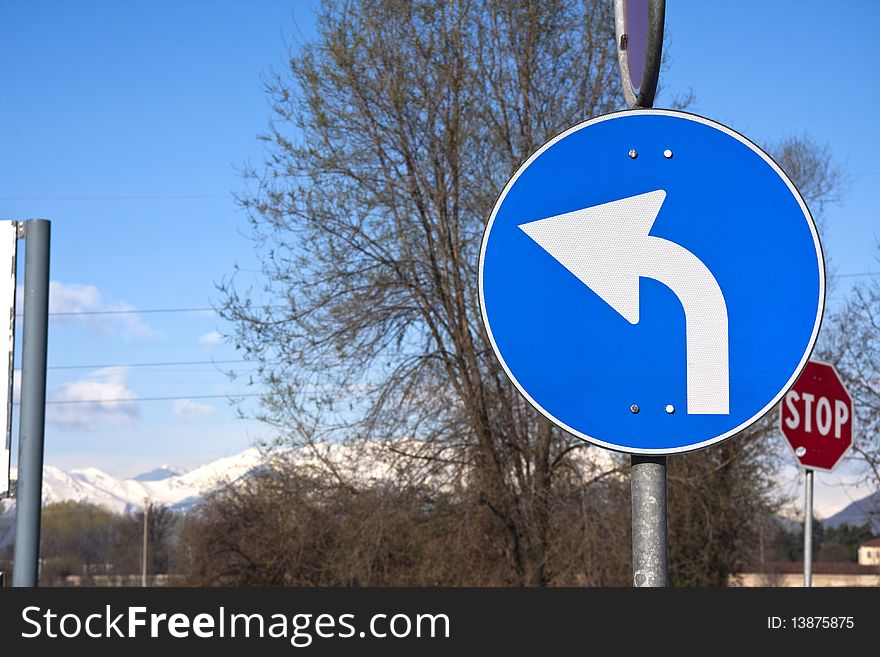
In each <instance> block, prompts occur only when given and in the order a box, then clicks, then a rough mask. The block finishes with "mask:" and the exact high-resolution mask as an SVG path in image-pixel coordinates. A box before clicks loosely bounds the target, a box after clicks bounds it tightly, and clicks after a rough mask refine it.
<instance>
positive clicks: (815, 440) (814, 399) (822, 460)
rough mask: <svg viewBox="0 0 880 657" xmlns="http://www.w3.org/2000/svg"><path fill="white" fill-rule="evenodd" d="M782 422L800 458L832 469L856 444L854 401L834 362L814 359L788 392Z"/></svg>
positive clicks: (809, 465) (818, 467) (806, 464)
mask: <svg viewBox="0 0 880 657" xmlns="http://www.w3.org/2000/svg"><path fill="white" fill-rule="evenodd" d="M779 425H780V428H781V429H782V433H783V434H784V435H785V437H786V439H787V440H788V444H789V445H790V446H791V449H792V451H793V452H794V455H795V458H797V460H798V462H800V464H801V465H802V466H803V467H805V468H809V469H811V470H828V471H830V470H832V469H833V468H834V466H835V465H837V463H838V462H839V461H840V459H841V458H842V457H843V455H844V454H846V452H847V451H849V448H850V447H852V434H853V432H852V426H853V404H852V397H850V396H849V393H848V392H847V391H846V388H845V387H844V385H843V381H841V380H840V375H838V373H837V370H835V369H834V366H833V365H829V364H828V363H822V362H819V361H816V360H811V361H810V362H808V363H807V366H806V367H805V368H804V371H803V372H801V375H800V377H799V378H798V380H797V381H796V382H795V384H794V385H793V386H792V387H791V390H789V391H788V392H787V393H786V394H785V398H784V399H783V401H782V406H781V411H780V413H779Z"/></svg>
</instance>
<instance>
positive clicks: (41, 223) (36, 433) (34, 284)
mask: <svg viewBox="0 0 880 657" xmlns="http://www.w3.org/2000/svg"><path fill="white" fill-rule="evenodd" d="M50 225H51V224H50V223H49V222H48V221H46V220H45V219H32V220H30V221H26V222H24V238H25V258H24V319H23V322H22V329H23V330H22V333H23V336H24V337H23V343H22V350H21V407H20V408H21V417H20V418H19V426H18V483H17V484H16V488H15V491H16V495H15V497H16V518H15V553H14V559H15V561H14V564H13V571H12V585H13V586H36V585H37V576H38V574H39V558H40V512H41V510H42V488H43V437H44V429H45V423H46V348H47V344H48V333H49V237H50Z"/></svg>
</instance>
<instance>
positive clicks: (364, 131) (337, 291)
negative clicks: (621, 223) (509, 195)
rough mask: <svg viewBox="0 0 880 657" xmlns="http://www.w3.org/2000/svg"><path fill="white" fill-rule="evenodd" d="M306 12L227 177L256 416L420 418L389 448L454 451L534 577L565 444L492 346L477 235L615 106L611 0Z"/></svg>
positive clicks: (309, 431)
mask: <svg viewBox="0 0 880 657" xmlns="http://www.w3.org/2000/svg"><path fill="white" fill-rule="evenodd" d="M319 30H320V33H321V41H320V42H319V43H318V44H314V45H309V46H303V47H302V48H301V49H300V50H299V51H298V53H295V54H294V55H293V56H292V57H291V59H290V69H289V71H288V72H287V74H284V75H277V76H275V77H274V78H273V79H272V80H271V81H270V82H269V85H268V91H269V93H270V94H271V96H272V98H273V101H274V104H273V109H274V112H275V119H276V120H275V123H274V124H273V125H272V128H271V130H270V132H269V133H268V134H267V135H265V137H264V139H265V140H266V144H267V149H268V151H267V152H268V159H267V161H266V163H265V166H264V167H263V168H262V169H261V170H260V171H259V172H258V171H251V172H250V173H251V176H252V181H253V182H254V187H253V189H252V190H251V193H250V194H248V195H247V196H246V197H245V198H244V199H243V205H244V207H245V208H247V209H248V210H249V211H250V218H251V221H252V226H253V229H254V235H255V237H256V239H257V240H258V243H259V244H261V245H262V246H263V247H264V250H263V255H264V267H263V270H264V271H263V273H264V275H265V279H266V281H267V284H266V289H265V290H264V292H265V296H266V298H267V299H269V300H270V303H271V304H272V305H265V306H259V305H257V304H256V303H255V302H254V301H253V300H252V296H251V295H249V294H246V293H240V292H239V291H237V290H235V289H234V288H233V287H232V286H231V285H228V284H227V285H224V287H223V290H224V292H225V293H226V305H225V307H224V310H223V314H224V316H225V317H226V318H228V319H231V320H232V321H233V322H234V323H235V324H236V326H237V333H236V335H235V338H236V343H237V345H238V346H239V347H240V348H242V349H244V350H245V352H246V353H247V355H248V356H249V357H250V358H253V359H255V360H257V361H258V362H259V363H260V364H261V369H260V375H261V378H262V380H263V382H264V383H267V384H268V390H269V392H268V393H267V395H266V397H265V399H264V403H265V409H266V414H265V419H267V420H269V421H271V422H273V423H274V424H276V425H277V426H279V427H282V428H284V430H285V431H286V433H287V436H288V438H289V439H290V440H292V441H293V442H294V443H296V444H300V445H303V444H305V445H309V446H311V447H312V448H314V449H315V450H320V449H321V448H322V446H325V445H327V444H328V443H329V444H332V443H333V442H335V441H352V440H359V439H364V438H369V439H371V440H385V441H387V442H388V443H389V447H390V448H391V449H392V450H394V449H397V450H399V447H398V446H396V445H395V443H396V442H397V439H398V438H400V437H402V436H405V437H408V438H417V439H419V440H418V442H417V443H415V442H411V443H409V447H408V448H407V450H406V452H405V453H400V454H398V456H399V457H401V458H404V459H406V460H410V461H411V460H421V461H428V462H434V461H437V462H441V463H443V465H444V467H445V466H448V465H449V464H450V463H452V464H458V465H459V466H460V468H459V470H458V472H457V475H458V476H460V477H464V478H466V479H468V484H469V485H470V486H472V487H473V489H474V490H476V491H479V502H480V508H482V509H483V511H484V512H485V518H484V522H486V523H488V525H490V526H495V527H496V528H497V529H498V531H494V530H493V531H490V532H489V534H488V535H490V536H493V537H496V538H493V539H492V541H491V542H493V545H492V546H490V547H491V549H495V550H498V551H499V553H500V554H502V555H503V558H504V559H505V560H506V562H507V563H508V564H509V568H510V579H509V582H510V583H518V584H543V583H546V582H547V581H548V579H549V578H550V577H551V574H550V573H548V572H547V571H546V568H545V565H546V564H545V562H546V554H547V550H548V544H547V543H548V534H547V533H548V508H549V506H550V505H551V500H550V498H551V496H552V481H553V478H554V476H555V473H556V472H557V470H558V469H559V468H560V467H561V466H562V465H563V464H564V462H565V460H566V455H567V454H569V453H570V451H571V450H574V449H578V448H581V447H583V444H582V443H581V442H579V441H576V440H574V439H573V438H571V437H569V436H566V435H563V434H562V433H561V432H560V431H558V430H555V429H553V428H552V427H551V426H550V424H549V423H548V422H546V421H544V420H542V419H540V418H539V417H538V416H537V414H535V413H533V412H532V411H531V409H530V408H528V407H527V405H526V403H525V402H524V401H523V400H522V398H521V397H520V396H519V395H518V394H517V393H516V391H515V389H514V388H513V386H512V385H511V384H510V383H509V382H508V380H507V378H506V377H505V376H504V374H503V372H502V371H501V369H500V367H499V365H498V363H497V361H496V360H495V358H494V356H493V355H492V350H491V348H490V345H489V342H488V339H487V337H486V335H485V334H484V332H483V331H482V329H481V322H480V312H479V307H478V299H477V291H476V281H477V276H476V264H477V252H478V246H479V241H480V237H481V234H482V231H483V226H484V221H485V218H486V216H487V215H488V213H489V210H490V209H491V207H492V204H493V203H494V201H495V198H496V195H497V194H498V192H499V190H500V189H502V187H503V185H504V183H505V182H506V180H507V179H508V177H509V176H510V175H511V174H512V172H513V171H514V170H515V168H516V167H517V166H518V165H519V164H520V163H521V162H522V161H524V160H525V158H526V157H528V156H529V155H530V154H531V152H533V151H534V150H535V149H536V148H537V147H538V146H539V145H540V144H542V143H543V142H544V141H546V140H547V139H549V138H550V137H552V136H554V135H555V134H556V133H558V132H560V131H562V130H563V129H565V128H567V127H569V126H570V125H571V124H573V123H576V122H578V121H582V120H584V119H586V118H589V117H591V116H594V115H596V114H601V113H603V112H606V111H608V110H610V109H612V108H613V107H614V104H615V101H616V90H617V80H616V75H617V71H616V66H617V63H616V58H615V51H614V29H613V20H612V17H611V15H610V4H609V3H606V2H586V3H580V2H573V1H571V0H549V1H544V2H531V1H529V2H527V1H524V0H523V1H518V2H508V1H502V0H497V1H496V0H486V1H469V0H458V1H453V2H447V1H445V0H444V1H442V2H441V1H430V0H425V1H420V2H404V1H392V0H386V1H383V2H365V3H359V2H330V3H328V4H327V5H325V6H324V8H323V10H322V15H321V18H320V21H319ZM279 302H280V307H279V306H278V305H277V304H279ZM416 444H417V445H418V447H417V448H413V445H416ZM333 470H334V473H335V475H336V476H338V477H340V478H342V477H344V474H343V473H342V472H341V471H340V470H339V469H338V468H333ZM498 537H500V539H498ZM496 540H497V543H496V542H495V541H496Z"/></svg>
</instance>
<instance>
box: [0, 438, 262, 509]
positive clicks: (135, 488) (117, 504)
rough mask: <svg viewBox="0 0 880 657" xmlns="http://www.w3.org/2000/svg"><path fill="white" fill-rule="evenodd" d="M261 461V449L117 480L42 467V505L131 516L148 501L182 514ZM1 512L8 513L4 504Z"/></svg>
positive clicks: (96, 472) (102, 474)
mask: <svg viewBox="0 0 880 657" xmlns="http://www.w3.org/2000/svg"><path fill="white" fill-rule="evenodd" d="M261 463H262V456H261V454H260V451H259V450H258V449H256V448H251V449H248V450H245V451H244V452H241V453H240V454H236V455H235V456H229V457H226V458H222V459H219V460H217V461H213V462H211V463H208V464H207V465H203V466H201V467H199V468H196V469H195V470H191V471H190V472H181V471H180V470H178V469H174V468H171V467H169V466H162V467H160V468H156V469H155V470H151V471H150V472H147V473H144V474H142V475H138V476H137V477H134V478H132V479H117V478H116V477H113V476H111V475H109V474H107V473H106V472H102V471H101V470H98V469H97V468H84V469H77V470H70V471H65V470H62V469H61V468H56V467H55V466H51V465H47V466H45V467H44V468H43V504H52V503H53V502H62V501H66V500H73V501H76V502H88V503H90V504H97V505H99V506H102V507H104V508H106V509H109V510H110V511H114V512H116V513H130V512H132V511H134V510H137V509H140V508H142V507H143V504H144V500H145V499H149V500H150V502H152V503H153V504H162V505H165V506H167V507H169V508H170V509H173V510H175V511H186V510H187V509H189V508H191V507H192V506H193V505H195V504H196V503H198V502H199V500H201V499H202V497H203V496H204V495H205V494H206V493H208V492H210V491H211V490H213V489H214V488H216V487H217V486H221V485H223V484H227V483H233V482H235V481H237V480H239V479H241V478H242V477H244V476H247V475H248V473H250V472H252V471H253V470H254V469H256V468H258V467H260V464H261ZM6 510H7V512H9V511H11V505H10V502H9V501H8V500H7V501H6Z"/></svg>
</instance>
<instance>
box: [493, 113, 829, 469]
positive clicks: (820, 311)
mask: <svg viewBox="0 0 880 657" xmlns="http://www.w3.org/2000/svg"><path fill="white" fill-rule="evenodd" d="M638 115H654V116H671V117H676V118H680V119H685V120H687V121H694V122H695V123H701V124H703V125H706V126H709V127H711V128H715V129H717V130H720V131H721V132H723V133H725V134H727V135H729V136H730V137H733V138H734V139H736V140H737V141H739V142H740V143H741V144H743V145H744V146H746V147H748V148H749V149H751V150H752V151H753V152H754V153H755V154H756V155H758V156H759V157H761V159H763V160H764V161H765V162H766V163H767V164H769V165H770V167H771V168H772V169H773V170H774V171H775V172H776V173H777V175H779V177H780V178H782V180H783V181H784V182H785V184H786V185H787V186H788V189H789V190H790V191H791V193H792V194H793V195H794V197H795V199H797V202H798V205H799V206H800V209H801V212H803V214H804V218H805V219H806V221H807V225H808V226H809V228H810V233H811V234H812V236H813V245H814V246H815V248H816V258H817V261H818V265H819V267H818V269H819V303H818V308H817V312H816V320H815V322H814V324H813V332H812V334H811V335H810V340H809V343H808V344H807V347H806V349H805V350H804V355H803V357H802V358H801V361H800V363H799V364H798V366H797V367H796V368H795V371H794V373H793V374H792V375H791V378H790V379H789V380H788V382H787V383H786V384H785V385H784V386H782V388H781V390H780V391H779V392H778V393H777V394H776V396H775V397H773V399H772V400H770V401H769V402H768V403H767V405H765V406H764V407H763V408H762V409H761V410H759V411H758V412H757V413H755V414H754V415H753V416H752V417H750V418H749V419H748V420H746V421H745V422H742V423H741V424H739V425H738V426H736V427H734V428H733V429H730V430H729V431H726V432H724V433H723V434H721V435H719V436H716V437H714V438H710V439H709V440H704V441H702V442H699V443H694V444H692V445H683V446H680V447H674V448H665V449H643V448H637V449H636V448H633V447H631V446H624V445H617V444H615V443H609V442H606V441H604V440H599V439H598V438H594V437H593V436H589V435H587V434H585V433H583V432H582V431H578V430H577V429H574V428H573V427H570V426H568V425H567V424H565V422H562V421H561V420H560V419H559V418H557V417H555V416H554V415H552V414H551V413H550V412H549V411H547V410H546V409H545V408H544V407H542V406H541V405H540V404H539V403H538V402H537V401H535V400H534V399H533V398H532V396H531V395H529V393H528V392H527V391H526V390H525V388H523V386H522V385H521V384H520V382H519V381H518V380H517V378H516V377H515V376H514V375H513V372H512V371H511V370H510V368H509V367H508V366H507V363H506V362H505V360H504V357H503V356H502V355H501V352H500V350H499V349H498V345H497V343H496V342H495V336H493V335H492V328H491V326H490V325H489V318H488V316H487V314H486V301H485V298H484V296H483V264H484V262H485V257H486V244H487V242H488V240H489V234H490V233H491V231H492V225H493V224H494V223H495V217H496V215H497V214H498V211H499V209H500V208H501V205H502V204H503V203H504V199H505V198H506V197H507V194H508V192H509V191H510V190H511V189H512V188H513V186H514V185H515V184H516V181H517V180H518V179H519V177H520V175H522V173H523V172H524V171H525V170H526V169H528V167H529V165H531V163H532V162H534V161H535V160H536V159H537V158H538V157H540V156H541V154H542V153H544V151H546V150H547V149H549V148H550V147H551V146H553V145H554V144H555V143H556V142H558V141H560V140H562V139H565V138H566V137H567V136H568V135H570V134H573V133H575V132H577V131H579V130H582V129H584V128H587V127H589V126H592V125H596V124H598V123H602V122H604V121H613V120H615V119H619V118H625V117H630V116H638ZM477 286H478V297H479V303H480V314H481V316H482V319H483V327H484V328H485V329H486V334H487V335H488V336H489V342H490V344H491V345H492V351H493V352H495V356H496V357H497V358H498V361H499V362H500V363H501V367H502V368H503V369H504V372H505V374H507V377H508V378H509V379H510V380H511V382H512V383H513V385H514V386H516V389H517V390H518V391H519V392H520V394H521V395H522V396H523V397H525V399H526V401H528V402H529V404H531V405H532V406H533V407H534V408H535V409H536V410H538V411H539V412H540V413H541V414H542V415H543V416H544V417H546V418H547V419H548V420H550V421H551V422H552V423H553V424H555V425H556V426H558V427H560V428H562V429H564V430H565V431H567V432H568V433H570V434H572V435H573V436H576V437H578V438H580V439H582V440H585V441H586V442H588V443H592V444H594V445H598V446H599V447H604V448H605V449H610V450H613V451H616V452H623V453H626V454H645V455H657V456H659V455H665V454H679V453H684V452H692V451H695V450H698V449H703V448H706V447H709V446H711V445H715V444H717V443H720V442H722V441H724V440H727V439H728V438H730V437H731V436H734V435H736V434H737V433H739V432H740V431H742V430H743V429H746V428H747V427H750V426H751V425H752V424H754V423H755V422H757V421H758V420H760V419H761V418H762V417H764V416H765V415H766V414H767V413H768V412H770V411H771V410H772V409H773V407H774V406H776V404H778V403H779V402H780V401H781V400H782V398H783V397H785V394H786V393H787V392H788V391H789V390H790V389H791V387H792V386H793V385H794V383H795V381H797V379H798V377H799V376H800V375H801V372H803V370H804V368H805V367H806V366H807V362H808V361H809V360H810V356H811V354H812V353H813V348H814V347H815V346H816V341H817V340H818V338H819V330H820V328H821V326H822V317H823V315H824V313H825V257H824V255H823V252H822V242H821V240H820V238H819V231H818V230H817V228H816V222H815V221H814V220H813V215H812V214H811V213H810V210H809V208H808V207H807V204H806V202H805V201H804V199H803V197H802V196H801V193H800V192H799V191H798V190H797V187H795V185H794V183H793V182H792V181H791V179H790V178H789V177H788V175H787V174H786V173H785V172H784V171H783V170H782V168H781V167H780V166H779V165H778V164H777V163H776V162H775V161H774V160H773V158H772V157H770V156H769V155H768V154H767V153H765V152H764V151H763V150H762V149H761V148H759V147H758V146H757V145H756V144H754V143H753V142H751V141H750V140H749V139H747V138H746V137H745V136H744V135H741V134H740V133H738V132H736V131H735V130H732V129H731V128H728V127H727V126H726V125H723V124H721V123H718V122H717V121H713V120H711V119H707V118H706V117H703V116H699V115H698V114H691V113H690V112H682V111H680V110H667V109H632V110H622V111H619V112H612V113H610V114H603V115H602V116H597V117H596V118H593V119H590V120H588V121H584V122H582V123H578V124H577V125H575V126H572V127H571V128H569V129H567V130H565V131H564V132H562V133H560V134H558V135H556V136H555V137H554V138H553V139H551V140H550V141H548V142H547V143H546V144H544V145H543V146H541V148H539V149H538V150H537V151H535V152H534V153H533V154H532V155H531V156H530V157H529V159H527V160H526V161H525V162H523V164H521V165H520V167H519V168H518V169H517V170H516V173H514V174H513V176H512V177H511V179H510V180H509V181H508V182H507V184H506V185H505V186H504V189H503V190H502V192H501V195H500V196H499V197H498V200H497V201H495V205H494V207H493V208H492V214H491V215H490V216H489V221H488V222H487V223H486V227H485V228H484V229H483V239H482V243H481V244H480V259H479V265H478V269H477Z"/></svg>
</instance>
